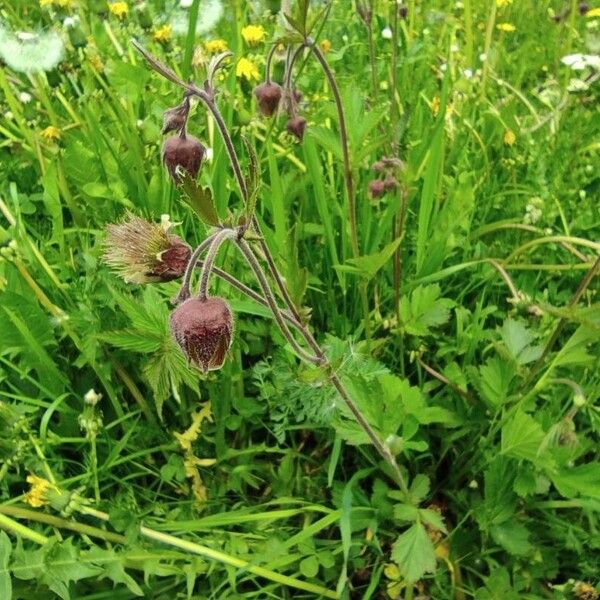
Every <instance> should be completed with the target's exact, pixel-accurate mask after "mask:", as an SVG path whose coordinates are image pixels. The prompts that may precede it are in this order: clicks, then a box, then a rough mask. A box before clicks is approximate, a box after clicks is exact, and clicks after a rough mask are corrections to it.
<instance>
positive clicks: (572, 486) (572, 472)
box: [550, 461, 600, 500]
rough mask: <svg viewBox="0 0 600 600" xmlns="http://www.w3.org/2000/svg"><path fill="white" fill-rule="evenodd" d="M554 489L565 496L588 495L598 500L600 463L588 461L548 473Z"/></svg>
mask: <svg viewBox="0 0 600 600" xmlns="http://www.w3.org/2000/svg"><path fill="white" fill-rule="evenodd" d="M550 479H551V480H552V483H553V484H554V486H555V487H556V489H557V490H558V491H559V492H560V493H561V494H562V495H563V496H565V497H566V498H575V497H577V496H589V497H590V498H596V499H597V500H600V463H598V462H597V461H596V462H589V463H586V464H583V465H579V466H577V467H572V468H565V469H561V470H560V471H558V472H557V473H553V474H550Z"/></svg>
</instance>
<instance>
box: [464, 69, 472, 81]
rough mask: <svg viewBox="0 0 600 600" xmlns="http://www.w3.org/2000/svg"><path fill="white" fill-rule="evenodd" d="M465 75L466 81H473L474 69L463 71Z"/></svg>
mask: <svg viewBox="0 0 600 600" xmlns="http://www.w3.org/2000/svg"><path fill="white" fill-rule="evenodd" d="M463 75H464V76H465V78H466V79H471V77H473V69H463Z"/></svg>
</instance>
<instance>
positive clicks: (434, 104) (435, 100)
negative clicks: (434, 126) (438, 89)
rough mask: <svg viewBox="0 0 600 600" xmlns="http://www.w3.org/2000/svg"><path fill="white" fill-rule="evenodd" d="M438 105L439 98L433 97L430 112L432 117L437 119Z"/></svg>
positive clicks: (439, 103)
mask: <svg viewBox="0 0 600 600" xmlns="http://www.w3.org/2000/svg"><path fill="white" fill-rule="evenodd" d="M440 105H441V102H440V97H439V96H435V97H434V98H433V100H432V101H431V112H432V113H433V116H434V117H437V115H438V113H439V112H440Z"/></svg>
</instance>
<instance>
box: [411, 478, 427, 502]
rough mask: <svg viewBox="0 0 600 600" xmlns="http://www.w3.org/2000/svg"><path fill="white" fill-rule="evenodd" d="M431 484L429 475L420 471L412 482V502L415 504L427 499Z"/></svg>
mask: <svg viewBox="0 0 600 600" xmlns="http://www.w3.org/2000/svg"><path fill="white" fill-rule="evenodd" d="M430 486H431V483H430V481H429V477H427V475H423V473H419V474H418V475H417V476H415V478H414V479H413V481H412V483H411V484H410V490H409V494H410V499H411V502H412V503H413V504H415V505H417V504H420V503H421V502H423V500H425V498H426V497H427V494H429V488H430Z"/></svg>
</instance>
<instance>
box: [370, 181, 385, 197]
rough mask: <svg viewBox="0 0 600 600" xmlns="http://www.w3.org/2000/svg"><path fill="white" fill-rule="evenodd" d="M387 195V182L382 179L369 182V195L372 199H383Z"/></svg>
mask: <svg viewBox="0 0 600 600" xmlns="http://www.w3.org/2000/svg"><path fill="white" fill-rule="evenodd" d="M384 194H385V182H384V181H383V180H381V179H373V180H372V181H369V195H370V196H371V198H381V197H382V196H383V195H384Z"/></svg>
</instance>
